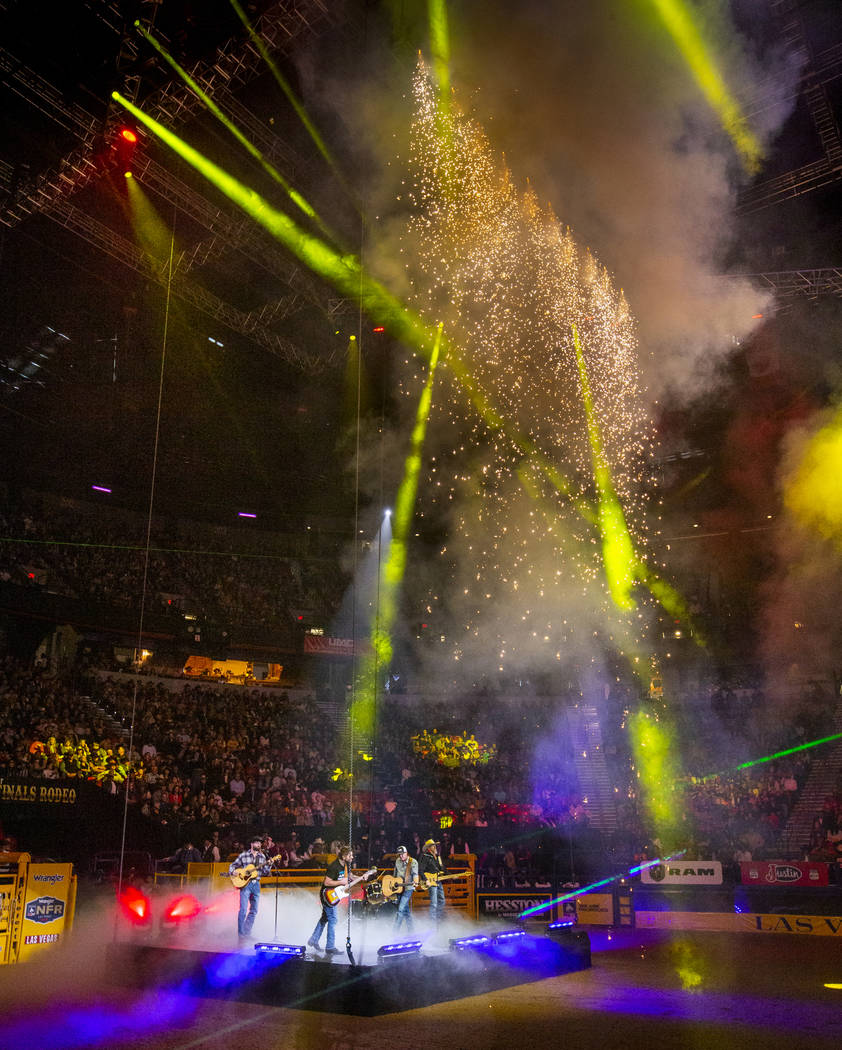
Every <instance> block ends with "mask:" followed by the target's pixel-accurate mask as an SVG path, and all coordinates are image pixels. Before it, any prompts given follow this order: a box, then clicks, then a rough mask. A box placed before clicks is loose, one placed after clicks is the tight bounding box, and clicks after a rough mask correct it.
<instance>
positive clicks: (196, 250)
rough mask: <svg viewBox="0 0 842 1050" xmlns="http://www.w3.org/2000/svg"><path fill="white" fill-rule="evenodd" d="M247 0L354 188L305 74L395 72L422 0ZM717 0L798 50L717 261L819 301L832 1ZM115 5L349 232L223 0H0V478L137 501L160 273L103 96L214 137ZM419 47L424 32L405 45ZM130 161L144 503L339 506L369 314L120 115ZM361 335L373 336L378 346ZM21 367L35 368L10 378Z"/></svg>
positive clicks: (828, 178)
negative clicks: (161, 220) (129, 139)
mask: <svg viewBox="0 0 842 1050" xmlns="http://www.w3.org/2000/svg"><path fill="white" fill-rule="evenodd" d="M527 6H530V7H535V8H537V7H540V6H541V5H540V4H538V3H537V2H533V3H531V4H528V5H527ZM544 6H546V5H544ZM561 6H562V7H563V6H564V5H561ZM244 7H245V9H246V13H247V14H248V17H249V19H250V20H251V22H252V24H253V25H254V27H255V29H256V31H257V32H258V34H259V35H260V38H261V40H262V41H263V43H264V45H265V46H266V48H267V49H268V50H269V51H270V52H271V54H272V55H273V57H274V60H275V61H276V62H277V64H278V67H279V69H280V70H281V71H282V73H283V75H284V77H286V78H288V80H289V82H290V84H291V85H292V88H293V90H294V92H295V93H296V94H297V95H298V96H299V97H301V98H302V99H303V100H304V102H305V104H306V106H307V107H308V109H309V110H310V111H311V112H312V115H313V117H314V118H315V120H316V122H317V123H318V125H319V127H320V129H321V131H322V133H323V134H324V137H325V138H326V140H327V141H329V142H330V146H331V150H332V151H333V152H334V153H335V155H336V156H337V157H338V158H339V159H340V161H341V163H342V166H343V169H344V171H345V172H346V173H347V174H348V177H349V181H350V183H351V185H352V188H353V191H355V192H356V193H358V194H359V196H360V197H362V198H364V197H365V196H366V190H367V181H368V180H370V179H376V178H377V177H378V175H377V164H376V163H375V162H374V160H373V158H372V156H371V153H370V148H371V144H370V143H360V142H359V141H357V140H356V139H355V137H354V134H353V130H352V127H351V125H349V124H348V123H347V122H345V121H343V119H342V115H341V112H340V110H339V109H338V108H337V107H336V106H335V105H334V104H329V103H328V101H327V99H326V98H325V97H324V96H323V95H322V93H321V92H320V90H319V87H320V78H321V77H322V76H324V75H326V73H327V71H330V73H331V75H332V76H333V79H334V80H336V79H337V76H338V74H337V71H347V72H348V75H349V76H350V75H351V72H352V71H353V72H354V73H355V74H356V76H357V77H360V78H361V77H362V75H363V74H364V75H366V76H369V77H371V78H372V79H376V78H377V77H378V75H379V71H378V68H377V64H378V63H380V62H382V61H383V55H384V53H386V52H387V51H388V49H389V48H391V49H392V50H391V54H390V60H394V62H395V63H396V64H398V65H400V64H403V65H404V67H405V68H406V69H408V68H409V67H410V64H411V54H412V51H411V49H403V50H402V45H403V44H405V42H406V41H407V40H412V39H413V33H414V32H415V31H416V30H419V29H420V30H423V25H424V14H425V12H426V4H425V3H421V2H420V0H419V2H418V3H417V4H413V3H409V2H407V3H404V4H393V3H386V2H383V3H377V2H375V0H345V2H339V3H337V2H334V0H257V2H252V3H248V4H245V5H244ZM452 7H453V8H454V10H455V11H457V13H458V12H459V10H460V9H470V7H471V5H469V4H459V3H454V4H453V5H452ZM732 7H733V12H734V18H735V21H736V23H737V25H738V26H739V27H740V29H741V30H742V31H743V33H745V34H746V35H747V36H748V37H750V38H754V40H755V41H756V43H757V46H758V47H759V46H761V45H762V46H763V47H764V48H766V49H767V51H768V50H769V48H770V46H772V45H773V44H774V43H778V44H779V45H780V47H781V54H782V55H784V54H787V55H789V56H793V55H794V56H797V62H798V65H799V68H800V73H799V75H798V77H797V83H796V86H795V87H794V88H793V87H790V88H789V89H788V90H790V91H791V92H793V91H794V97H792V98H789V99H781V98H776V97H771V96H770V95H768V94H767V95H764V96H762V97H754V98H747V99H744V100H743V103H744V107H745V111H746V114H747V116H748V117H749V118H750V119H751V118H752V117H753V116H758V115H761V116H762V114H763V113H764V111H766V110H768V109H770V108H771V107H775V106H780V105H785V106H787V107H788V109H789V110H790V115H789V117H788V118H787V120H786V122H785V123H784V125H783V126H782V128H781V129H780V132H779V134H778V135H777V137H776V141H775V146H774V149H773V150H772V151H771V153H770V154H769V156H768V157H767V159H766V162H765V164H764V167H763V169H762V170H761V171H760V173H759V174H758V175H757V177H756V178H755V179H754V180H753V181H752V183H751V184H750V185H748V186H746V187H744V189H743V193H742V197H741V201H740V206H739V214H740V218H739V222H740V225H741V235H740V237H739V238H738V239H737V246H736V247H734V248H732V256H731V258H730V259H729V260H728V264H729V266H731V268H732V269H739V270H741V271H742V272H751V273H759V274H763V275H764V276H763V278H762V280H764V281H766V282H767V283H768V284H769V286H770V287H772V288H774V289H775V290H776V291H777V292H778V293H779V294H780V297H781V299H782V300H783V299H795V298H801V299H803V298H805V297H811V296H812V297H814V298H815V297H821V296H827V295H836V296H838V295H839V294H840V291H842V277H840V269H839V268H838V267H839V266H840V265H842V258H840V257H839V255H838V248H837V245H838V243H839V236H840V233H842V229H841V228H840V227H841V226H842V209H840V207H839V199H840V193H839V189H840V184H842V183H840V179H842V139H841V138H840V131H839V127H840V114H842V17H840V12H839V6H838V4H836V3H834V2H832V0H801V2H799V0H734V2H733V4H732ZM45 10H48V11H49V17H46V16H45ZM135 20H140V21H141V22H142V23H143V24H145V25H147V26H149V27H150V28H151V29H152V31H153V32H154V34H155V36H156V37H157V38H158V39H160V40H161V41H162V42H163V43H164V44H165V46H166V47H167V48H168V49H169V50H170V52H171V54H172V55H173V56H174V57H175V58H176V59H177V60H178V62H179V63H180V64H181V65H182V66H183V67H185V68H186V69H187V70H188V71H189V72H190V74H191V75H192V76H193V77H194V79H195V80H197V81H198V82H199V83H200V84H201V85H202V86H203V88H204V89H205V90H206V91H207V93H208V94H209V95H210V96H211V97H212V98H214V99H215V100H216V101H217V102H218V103H219V104H220V105H221V106H223V107H224V108H225V109H226V110H227V111H228V112H229V113H231V114H232V115H233V116H234V118H235V119H236V122H237V123H238V125H239V126H240V127H241V128H243V129H244V130H245V131H246V133H247V135H248V137H249V138H250V140H251V141H252V142H253V143H254V144H255V145H256V146H257V147H258V148H259V149H260V150H261V151H262V152H263V153H264V154H265V155H267V156H270V157H271V158H272V160H273V162H274V163H275V164H276V166H277V167H278V169H279V170H281V171H282V172H283V174H284V175H285V177H287V178H289V180H290V181H291V182H293V184H295V185H296V186H299V187H302V188H304V189H306V191H307V193H308V194H309V195H310V197H311V198H312V199H313V200H314V201H316V202H317V203H318V206H319V207H320V208H321V209H323V210H324V211H325V213H327V214H329V215H330V216H331V219H332V221H333V222H335V223H336V225H337V226H338V227H339V228H340V230H341V231H342V233H343V234H344V235H346V236H347V239H348V243H349V244H352V245H357V246H358V245H359V244H360V238H361V229H362V227H361V225H360V219H359V216H358V214H357V212H356V211H355V209H354V208H352V207H348V198H347V196H345V195H344V191H342V190H340V188H339V187H338V186H337V182H336V180H335V178H334V176H333V173H332V172H330V171H329V170H328V169H327V168H326V166H325V163H324V161H323V158H322V157H320V156H319V155H318V151H317V150H316V149H315V148H314V144H313V142H312V140H311V139H310V138H309V137H308V135H307V134H306V133H305V131H304V129H303V127H302V124H301V122H300V121H299V120H298V118H297V117H296V115H295V113H294V112H293V111H292V108H291V107H290V106H289V104H288V103H287V100H286V99H285V98H284V97H283V95H282V93H281V92H280V90H279V89H278V85H277V83H276V82H275V80H274V78H273V77H272V76H271V75H270V74H269V73H268V72H267V68H266V64H265V61H264V59H263V57H262V56H261V54H260V51H259V49H258V48H256V46H255V44H254V42H253V41H252V40H250V39H249V37H248V34H247V33H246V32H245V30H244V28H243V25H242V23H241V22H240V20H239V18H238V17H237V15H236V13H235V12H234V10H233V8H232V5H231V3H230V2H229V0H155V2H150V0H135V2H130V3H120V2H118V0H80V2H78V3H73V4H63V5H53V7H50V8H49V9H45V8H43V7H41V6H40V5H33V4H31V3H28V2H25V0H2V2H0V40H2V41H3V44H2V46H0V112H1V113H2V117H0V120H1V121H2V124H0V141H1V142H2V145H0V201H2V203H0V223H2V225H1V226H0V233H2V260H0V266H2V280H3V287H4V292H3V299H4V307H5V309H4V316H3V321H2V326H1V327H0V335H1V336H2V340H3V344H2V347H0V359H2V360H3V361H5V362H6V366H7V367H6V370H5V373H4V382H3V389H2V391H0V399H1V400H2V408H3V412H2V421H0V427H2V440H3V442H4V449H5V450H6V457H5V459H6V463H7V464H9V468H10V469H9V471H8V476H9V477H10V478H12V479H14V480H15V481H16V482H17V483H19V484H33V485H39V484H44V485H47V486H49V487H58V488H59V489H61V490H63V491H65V492H66V493H67V494H72V495H77V496H83V495H85V494H86V493H89V491H90V484H91V483H92V482H95V481H97V480H98V481H101V482H103V483H108V484H113V486H114V488H115V491H116V490H122V491H123V492H124V493H125V494H126V495H125V499H126V501H127V502H131V500H130V498H129V495H128V494H129V493H130V492H131V493H133V494H134V495H135V496H139V497H140V498H139V499H138V500H137V502H138V503H139V504H140V505H142V504H143V503H144V501H145V494H146V491H147V489H148V484H147V482H148V475H149V471H150V449H151V448H152V443H153V434H154V429H155V422H156V406H157V398H158V375H159V370H160V357H161V345H162V334H161V333H162V329H163V323H164V322H163V318H164V311H165V293H166V280H165V278H164V274H163V271H162V270H161V268H160V267H157V268H156V267H155V266H154V265H150V263H149V260H148V259H146V258H143V257H142V256H141V255H139V253H138V252H137V247H136V244H135V243H134V240H133V238H132V235H131V232H130V230H129V228H128V224H127V221H126V215H125V208H124V206H123V203H122V197H121V193H124V187H121V186H120V180H121V178H122V173H121V171H120V170H119V167H118V164H117V161H118V159H119V151H118V150H117V148H116V146H115V139H114V136H115V135H116V132H117V129H118V128H119V126H120V125H121V123H123V116H124V115H123V114H122V113H121V112H118V111H117V109H116V108H115V106H114V104H113V103H112V101H111V97H110V95H111V91H113V90H115V89H117V90H120V91H121V92H122V93H123V94H125V95H127V96H128V97H130V98H133V99H135V100H137V102H138V103H139V104H140V105H141V106H142V107H143V109H144V110H145V111H147V112H150V113H151V114H153V115H154V116H156V117H157V119H159V120H161V122H162V123H164V124H166V125H167V126H170V127H172V128H173V129H175V130H176V131H178V132H183V131H184V130H185V129H189V134H190V136H191V139H192V140H193V141H194V142H196V143H197V144H198V145H199V146H200V147H201V146H202V145H203V144H204V145H207V147H208V150H209V152H210V151H213V150H217V151H218V150H219V148H220V146H221V132H220V130H219V129H218V126H216V125H215V124H214V123H213V121H211V120H210V119H209V118H208V117H207V116H206V115H204V114H203V113H202V111H201V106H200V105H199V104H198V103H197V102H196V99H195V97H194V96H193V95H192V94H191V92H190V91H189V89H188V88H187V87H186V86H185V85H184V83H183V82H182V81H180V80H179V79H178V78H177V77H175V76H174V75H173V73H172V70H171V69H170V67H169V66H167V64H166V63H165V62H164V61H163V60H162V59H161V58H160V57H158V56H157V55H156V54H155V53H154V51H152V49H151V48H150V47H148V45H146V44H145V42H144V41H143V40H141V39H140V38H139V37H138V34H137V33H136V32H135V31H134V30H133V28H132V25H133V23H134V21H135ZM424 43H425V40H424V39H423V33H422V34H421V36H419V37H418V38H417V40H416V46H418V45H419V44H421V45H423V44H424ZM231 155H232V160H231V164H232V170H233V171H234V172H235V173H237V174H239V175H241V176H242V178H243V179H244V180H249V179H254V180H257V179H258V174H257V169H256V167H255V166H254V165H253V164H252V163H251V162H249V161H247V160H245V161H244V160H235V159H233V151H232V154H231ZM133 165H134V166H135V167H136V170H137V177H138V178H139V180H140V182H141V184H142V185H143V186H144V187H145V188H146V189H147V190H148V192H149V193H150V195H151V196H152V197H153V198H154V200H155V201H156V203H157V205H158V207H159V210H160V213H161V214H162V215H163V216H169V217H170V218H171V221H172V224H173V228H174V231H175V239H176V241H177V243H178V251H177V254H176V256H175V273H176V279H174V280H172V282H171V284H170V286H169V287H170V290H171V291H173V292H174V297H175V298H177V299H178V303H179V307H178V309H177V310H174V311H173V312H172V314H171V315H170V317H169V340H170V346H169V350H168V354H169V358H168V362H167V396H166V398H165V399H164V405H163V417H162V430H161V435H162V437H163V439H164V447H165V448H166V454H165V455H164V456H163V457H162V459H161V463H160V467H159V469H160V470H161V472H162V476H161V484H160V493H161V498H162V499H163V500H164V502H165V504H166V505H168V506H171V507H172V508H173V509H174V510H177V511H178V512H179V513H186V514H190V513H195V514H201V515H210V516H216V515H217V513H218V514H219V515H221V516H222V517H223V518H225V516H226V515H227V514H228V513H229V512H230V510H231V506H232V504H235V503H237V502H238V501H239V502H241V503H242V504H243V505H244V506H245V505H250V506H254V507H255V508H259V509H260V510H261V512H263V511H266V512H267V513H268V514H269V515H270V516H272V520H273V521H275V522H278V521H279V520H280V519H281V518H282V517H284V516H287V517H291V518H296V517H297V516H300V514H302V513H304V514H306V513H308V512H310V511H313V510H320V511H323V512H324V511H331V512H335V513H338V514H342V513H346V512H347V510H348V507H349V502H348V494H349V486H348V483H347V477H346V476H345V474H344V473H343V462H342V461H343V457H342V456H341V455H340V454H338V452H337V449H338V446H339V444H340V443H341V441H342V428H343V423H344V421H343V420H342V418H341V416H340V414H339V413H338V411H337V410H336V406H337V405H338V403H339V401H340V400H341V383H342V362H343V361H344V353H345V347H346V345H347V334H348V332H349V331H356V330H357V329H358V327H359V326H360V324H361V323H362V324H364V325H365V326H366V332H370V324H373V323H374V321H376V319H365V320H364V321H363V322H360V321H359V319H358V312H357V309H356V307H355V305H354V304H353V303H349V302H347V301H343V300H342V299H341V298H339V297H338V296H337V293H336V292H335V291H334V290H333V289H331V288H330V287H328V286H326V285H325V284H323V283H322V282H321V281H320V280H319V279H318V278H316V277H314V275H313V274H312V273H310V272H309V271H308V270H307V269H306V268H304V267H302V266H301V265H300V264H299V263H297V262H296V261H295V260H293V259H292V258H291V257H290V256H289V255H288V254H287V253H286V252H285V250H284V249H283V248H282V247H280V246H279V245H277V244H276V243H275V242H273V241H271V240H270V239H269V238H268V236H266V235H265V234H263V233H262V232H260V231H259V230H258V229H257V228H256V227H255V226H253V225H252V224H250V223H249V222H247V221H244V220H243V218H242V217H241V216H240V215H238V214H237V213H236V211H235V209H234V208H233V207H232V206H231V205H230V204H229V203H228V202H227V201H225V199H224V198H222V196H221V195H220V194H217V193H216V192H215V191H214V190H213V189H212V188H210V187H209V186H208V184H206V183H202V182H201V181H200V180H198V179H197V178H196V177H195V175H193V174H192V173H191V172H189V171H188V170H186V169H185V166H184V165H182V164H181V163H180V162H178V161H177V159H176V158H175V157H174V156H173V155H171V154H168V153H167V152H166V151H165V150H164V149H163V148H162V147H160V146H159V145H157V144H156V143H155V142H153V141H152V140H151V137H150V136H147V135H141V141H140V143H139V146H138V148H137V152H136V153H135V155H134V157H133ZM255 184H257V181H255ZM261 185H262V184H261ZM337 333H339V334H338V335H337ZM59 336H65V337H66V339H62V338H60V337H59ZM372 352H373V353H374V354H378V353H382V352H384V351H383V348H378V347H377V344H376V342H375V343H374V344H373V349H372ZM33 362H34V363H35V364H34V365H33ZM27 365H29V366H30V368H29V371H30V372H32V374H31V375H25V376H24V377H23V379H21V378H20V377H19V376H18V378H16V374H18V373H20V372H21V370H22V369H23V371H26V368H27ZM33 369H34V370H35V371H37V372H38V374H37V375H35V374H34V371H33Z"/></svg>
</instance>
